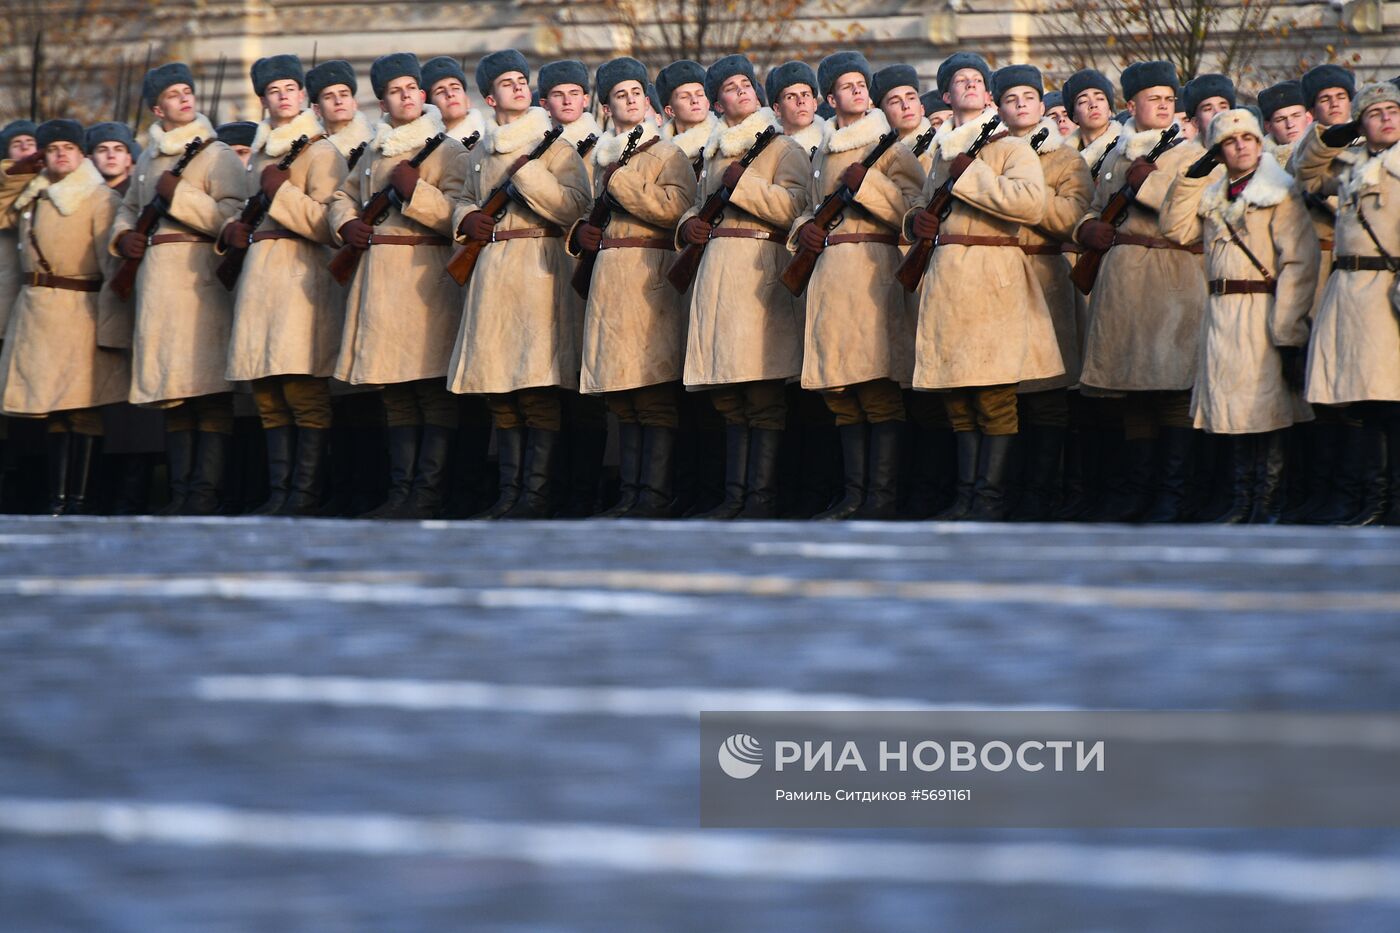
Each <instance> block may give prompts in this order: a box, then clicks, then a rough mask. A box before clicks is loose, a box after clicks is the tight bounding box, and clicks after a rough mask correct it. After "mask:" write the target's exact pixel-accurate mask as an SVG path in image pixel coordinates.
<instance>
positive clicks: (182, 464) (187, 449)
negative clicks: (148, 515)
mask: <svg viewBox="0 0 1400 933" xmlns="http://www.w3.org/2000/svg"><path fill="white" fill-rule="evenodd" d="M165 464H166V470H167V471H168V472H169V474H170V502H169V504H167V505H166V506H165V507H164V508H162V509H161V510H160V511H159V512H157V513H156V514H157V515H180V514H182V513H183V510H184V508H185V500H186V499H188V498H189V495H190V476H191V475H192V474H193V473H194V432H193V431H166V432H165Z"/></svg>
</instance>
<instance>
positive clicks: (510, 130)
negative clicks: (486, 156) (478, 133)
mask: <svg viewBox="0 0 1400 933" xmlns="http://www.w3.org/2000/svg"><path fill="white" fill-rule="evenodd" d="M550 126H551V124H550V121H549V111H547V110H545V109H544V108H543V107H531V108H530V109H529V110H527V111H525V113H524V115H523V116H521V118H520V119H519V120H516V121H515V122H514V123H507V124H506V125H504V126H500V125H497V126H493V127H492V128H491V132H490V133H489V134H488V135H487V137H486V147H487V148H486V151H487V152H495V153H507V152H515V151H516V150H517V149H524V148H525V147H526V146H534V145H536V144H537V143H539V141H540V140H541V139H543V138H544V134H545V133H548V132H549V130H550Z"/></svg>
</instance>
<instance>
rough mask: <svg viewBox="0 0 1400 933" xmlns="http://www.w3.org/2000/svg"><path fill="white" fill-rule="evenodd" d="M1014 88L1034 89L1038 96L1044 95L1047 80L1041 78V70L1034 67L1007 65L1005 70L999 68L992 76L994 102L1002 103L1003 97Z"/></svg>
mask: <svg viewBox="0 0 1400 933" xmlns="http://www.w3.org/2000/svg"><path fill="white" fill-rule="evenodd" d="M1013 87H1029V88H1034V89H1035V92H1036V93H1037V94H1041V95H1043V94H1044V93H1045V79H1044V78H1042V77H1041V76H1040V69H1039V68H1037V67H1035V66H1034V65H1007V66H1006V67H1005V68H998V69H997V72H996V74H994V75H992V100H994V101H996V102H997V103H1001V95H1003V94H1005V93H1006V92H1007V91H1009V90H1011V89H1012V88H1013Z"/></svg>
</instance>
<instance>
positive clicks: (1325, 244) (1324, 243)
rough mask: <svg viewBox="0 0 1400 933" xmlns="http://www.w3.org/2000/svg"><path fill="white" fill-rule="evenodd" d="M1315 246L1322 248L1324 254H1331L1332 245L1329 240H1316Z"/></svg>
mask: <svg viewBox="0 0 1400 933" xmlns="http://www.w3.org/2000/svg"><path fill="white" fill-rule="evenodd" d="M1317 245H1318V246H1321V247H1322V251H1323V252H1324V253H1330V252H1332V246H1333V243H1332V241H1331V240H1318V241H1317Z"/></svg>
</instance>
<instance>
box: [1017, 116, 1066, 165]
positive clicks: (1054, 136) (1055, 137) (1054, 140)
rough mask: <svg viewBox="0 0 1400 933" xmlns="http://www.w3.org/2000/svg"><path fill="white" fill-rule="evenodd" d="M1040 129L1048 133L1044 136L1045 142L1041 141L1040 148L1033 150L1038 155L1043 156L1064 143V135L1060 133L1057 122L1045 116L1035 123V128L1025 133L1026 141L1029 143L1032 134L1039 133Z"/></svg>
mask: <svg viewBox="0 0 1400 933" xmlns="http://www.w3.org/2000/svg"><path fill="white" fill-rule="evenodd" d="M1041 130H1049V131H1050V132H1049V134H1048V135H1047V136H1046V137H1045V142H1043V143H1041V144H1040V148H1039V149H1037V150H1036V151H1035V152H1036V155H1039V156H1041V157H1042V158H1043V157H1045V156H1047V155H1049V154H1050V153H1052V152H1054V151H1055V150H1056V149H1059V148H1060V147H1061V146H1063V145H1064V144H1065V137H1063V136H1061V135H1060V127H1059V124H1057V123H1056V122H1055V121H1054V120H1052V119H1050V118H1049V117H1046V118H1044V119H1043V120H1041V121H1040V122H1039V123H1038V124H1036V127H1035V129H1033V130H1031V131H1030V133H1028V134H1027V135H1026V137H1025V139H1026V142H1028V143H1029V142H1030V141H1031V137H1032V136H1034V135H1035V134H1036V133H1039V132H1040V131H1041Z"/></svg>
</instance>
